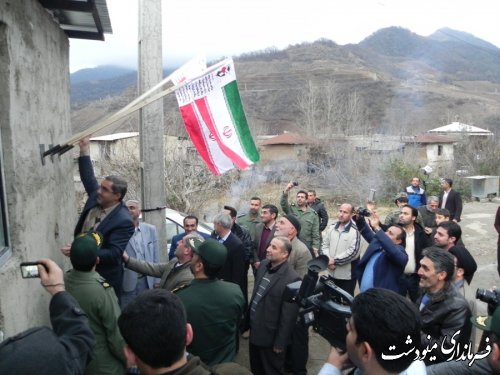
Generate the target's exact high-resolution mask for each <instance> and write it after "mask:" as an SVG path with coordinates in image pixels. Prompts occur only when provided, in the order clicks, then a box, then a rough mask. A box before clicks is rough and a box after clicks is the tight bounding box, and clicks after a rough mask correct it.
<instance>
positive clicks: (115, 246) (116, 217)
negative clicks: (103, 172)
mask: <svg viewBox="0 0 500 375" xmlns="http://www.w3.org/2000/svg"><path fill="white" fill-rule="evenodd" d="M89 143H90V139H89V138H85V139H83V140H81V141H80V157H79V158H78V166H79V169H80V178H81V180H82V183H83V186H84V187H85V191H86V192H87V194H88V196H89V197H88V199H87V202H85V206H84V207H83V211H82V213H81V215H80V219H79V220H78V223H77V224H76V227H75V233H74V235H75V237H76V236H77V235H79V234H80V233H86V232H88V231H91V230H94V231H96V232H99V233H100V234H101V235H102V236H103V244H102V246H101V248H100V249H99V251H98V254H97V256H98V257H99V264H98V265H97V267H96V271H97V272H98V273H99V274H100V275H101V276H102V277H104V278H105V279H106V280H107V281H108V282H109V284H110V285H111V286H112V287H113V288H114V290H115V293H116V296H117V297H118V299H120V297H121V291H122V282H123V264H122V255H123V251H124V250H125V247H126V246H127V244H128V241H129V239H130V237H132V235H133V234H134V230H135V227H134V222H133V221H132V217H131V216H130V213H129V212H128V208H127V206H126V205H125V203H123V198H124V197H125V194H126V193H127V182H126V181H125V180H124V179H123V178H121V177H118V176H107V177H105V178H104V180H102V181H101V184H100V185H99V183H98V182H97V180H96V178H95V174H94V168H93V167H92V161H91V160H90V146H89ZM70 249H71V246H70V245H67V246H64V247H63V248H62V249H61V251H62V253H63V254H64V255H66V256H69V255H70Z"/></svg>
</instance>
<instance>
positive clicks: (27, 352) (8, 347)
mask: <svg viewBox="0 0 500 375" xmlns="http://www.w3.org/2000/svg"><path fill="white" fill-rule="evenodd" d="M38 263H39V264H38V272H39V273H40V279H41V284H42V286H43V287H44V288H45V289H46V290H47V292H49V293H50V294H51V295H52V299H51V301H50V306H49V311H50V320H51V323H52V327H53V330H51V329H49V328H47V327H36V328H31V329H28V330H27V331H24V332H22V333H19V334H17V335H16V336H13V337H10V338H8V339H6V340H5V341H4V342H3V343H2V344H0V373H1V374H23V375H30V374H36V375H44V374H47V375H53V374H61V375H65V374H83V373H84V371H85V368H86V367H87V364H88V363H89V361H90V359H91V355H92V353H93V348H94V345H95V339H94V334H93V333H92V331H91V330H90V327H89V323H88V320H87V316H86V315H85V313H84V312H83V310H82V309H81V308H80V306H79V305H78V302H76V300H75V299H74V298H73V297H72V296H71V295H70V294H69V293H67V292H66V291H65V288H64V280H63V271H62V270H61V269H60V268H59V266H58V265H57V264H56V263H55V262H53V261H52V260H50V259H41V260H39V261H38Z"/></svg>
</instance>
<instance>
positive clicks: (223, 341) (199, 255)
mask: <svg viewBox="0 0 500 375" xmlns="http://www.w3.org/2000/svg"><path fill="white" fill-rule="evenodd" d="M189 241H190V242H191V243H190V246H191V247H192V248H193V249H194V255H193V259H192V260H191V271H192V272H193V275H194V280H193V281H192V282H191V284H189V285H188V286H185V287H183V288H179V289H178V290H174V291H173V292H174V293H176V294H177V296H178V297H179V298H180V299H181V301H182V303H183V304H184V307H185V308H186V312H187V320H188V323H190V324H191V325H192V327H193V331H194V332H196V334H195V335H194V337H193V341H192V343H191V344H190V345H189V346H188V351H189V352H190V353H192V354H193V355H196V356H198V357H200V358H201V360H202V361H203V362H205V363H206V364H207V365H209V366H213V365H216V364H218V363H223V362H231V361H233V360H234V357H235V356H236V351H237V348H238V341H237V340H238V338H239V324H240V321H241V318H242V315H243V313H244V306H245V299H244V298H243V293H242V292H241V289H240V287H239V286H238V285H237V284H234V283H231V282H227V281H222V280H218V279H216V275H217V274H218V272H219V270H220V269H221V268H222V266H223V265H224V263H225V262H226V257H227V250H226V248H225V246H224V245H223V244H221V243H219V242H218V241H217V240H215V239H213V238H208V239H206V240H205V241H204V242H202V241H199V240H197V239H190V240H189Z"/></svg>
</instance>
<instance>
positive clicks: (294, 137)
mask: <svg viewBox="0 0 500 375" xmlns="http://www.w3.org/2000/svg"><path fill="white" fill-rule="evenodd" d="M315 143H318V142H317V141H316V140H315V139H313V138H310V137H307V136H305V135H300V134H296V133H283V134H279V135H277V136H275V137H272V138H269V139H266V140H265V141H262V142H260V143H259V144H260V145H261V146H269V145H307V144H315Z"/></svg>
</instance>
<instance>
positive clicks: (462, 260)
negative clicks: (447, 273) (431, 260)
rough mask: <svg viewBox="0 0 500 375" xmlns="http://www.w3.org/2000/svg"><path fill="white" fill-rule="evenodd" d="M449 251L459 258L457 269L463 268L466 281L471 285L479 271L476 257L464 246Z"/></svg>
mask: <svg viewBox="0 0 500 375" xmlns="http://www.w3.org/2000/svg"><path fill="white" fill-rule="evenodd" d="M449 251H450V253H451V254H453V255H454V256H455V258H457V267H459V268H463V270H464V279H465V281H467V284H470V283H471V281H472V277H473V276H474V273H475V272H476V270H477V263H476V261H475V260H474V257H473V256H472V255H471V253H470V252H469V250H467V249H466V248H465V247H462V246H453V247H452V248H451V249H450V250H449Z"/></svg>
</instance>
